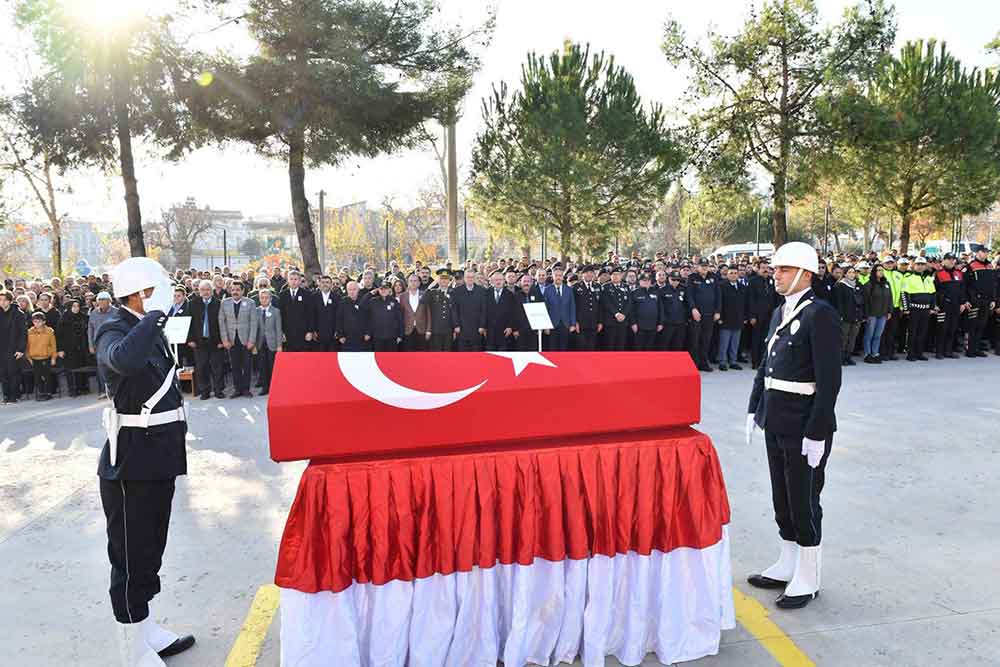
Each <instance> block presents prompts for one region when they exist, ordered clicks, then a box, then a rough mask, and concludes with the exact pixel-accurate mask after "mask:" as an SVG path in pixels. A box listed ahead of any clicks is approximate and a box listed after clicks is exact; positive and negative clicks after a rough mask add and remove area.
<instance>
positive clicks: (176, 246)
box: [149, 200, 212, 268]
mask: <svg viewBox="0 0 1000 667" xmlns="http://www.w3.org/2000/svg"><path fill="white" fill-rule="evenodd" d="M211 227H212V219H211V218H210V217H209V215H208V210H207V207H206V209H200V208H198V206H197V205H196V204H195V203H194V201H193V200H190V201H188V202H186V203H184V204H175V205H174V206H173V207H172V208H171V209H170V210H168V211H164V212H163V213H162V215H161V218H160V222H159V223H158V224H156V225H154V226H151V228H150V230H149V231H150V232H151V234H150V236H151V237H152V239H151V240H152V241H153V244H152V245H156V246H158V247H161V248H169V249H170V251H171V252H172V253H173V255H174V261H175V262H176V263H177V266H178V267H181V268H184V267H189V266H191V253H192V251H193V250H194V244H195V242H196V241H197V240H198V237H199V236H201V235H202V234H204V233H205V232H207V231H208V230H209V229H210V228H211Z"/></svg>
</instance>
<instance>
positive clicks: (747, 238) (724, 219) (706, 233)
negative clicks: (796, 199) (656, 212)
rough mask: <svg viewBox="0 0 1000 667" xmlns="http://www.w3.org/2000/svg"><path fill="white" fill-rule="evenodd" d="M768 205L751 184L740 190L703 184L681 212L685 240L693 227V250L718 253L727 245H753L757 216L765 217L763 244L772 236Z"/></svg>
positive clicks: (737, 186) (744, 184) (741, 187)
mask: <svg viewBox="0 0 1000 667" xmlns="http://www.w3.org/2000/svg"><path fill="white" fill-rule="evenodd" d="M764 205H765V202H764V201H763V200H762V199H761V198H760V197H758V196H757V195H755V194H754V193H753V192H752V191H751V189H750V185H749V183H748V182H747V181H744V182H742V183H740V184H738V185H736V186H730V185H722V184H718V183H710V182H706V181H704V180H703V181H702V182H701V183H700V186H699V189H698V191H697V192H696V193H694V194H693V195H692V196H691V197H688V198H687V199H685V200H684V204H683V206H682V208H681V220H682V224H683V227H682V228H681V232H682V236H685V237H686V234H687V230H688V225H690V227H691V244H692V250H693V251H696V250H697V249H698V248H703V249H706V248H707V249H713V250H714V249H715V248H716V247H718V246H720V245H723V244H726V243H749V242H752V241H753V240H754V239H755V238H756V234H757V214H758V212H760V214H761V216H762V217H761V230H760V238H761V243H769V242H770V240H771V236H772V230H771V225H770V221H768V220H767V218H766V212H765V211H763V210H762V208H763V207H764Z"/></svg>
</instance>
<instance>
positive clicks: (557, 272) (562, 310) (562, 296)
mask: <svg viewBox="0 0 1000 667" xmlns="http://www.w3.org/2000/svg"><path fill="white" fill-rule="evenodd" d="M545 306H546V307H547V308H548V311H549V319H550V320H552V332H551V333H550V334H549V349H550V350H552V351H553V352H565V351H566V350H568V349H569V335H570V334H571V333H573V332H574V331H576V296H575V295H574V294H573V290H572V289H571V288H570V286H569V285H566V284H565V283H564V282H563V270H562V268H555V269H552V284H551V285H549V287H548V289H546V290H545Z"/></svg>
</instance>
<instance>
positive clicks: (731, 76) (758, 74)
mask: <svg viewBox="0 0 1000 667" xmlns="http://www.w3.org/2000/svg"><path fill="white" fill-rule="evenodd" d="M894 37H895V21H894V17H893V11H892V9H891V8H888V7H886V6H885V5H884V4H883V2H882V0H866V1H865V2H863V3H861V4H858V5H857V6H854V7H849V8H848V9H847V10H846V11H845V13H844V17H843V20H842V21H841V22H840V23H839V24H837V25H835V26H824V25H821V22H820V17H819V12H818V11H817V9H816V6H815V3H814V2H813V1H812V0H769V1H768V2H766V3H765V4H764V6H763V7H762V8H761V9H760V11H759V13H755V14H751V16H750V17H749V19H748V20H747V21H746V23H745V24H744V26H743V28H742V29H741V30H740V32H739V33H738V34H736V35H735V36H732V37H729V36H724V35H720V34H718V33H715V32H709V33H708V35H707V36H706V41H707V42H708V45H707V47H702V46H701V45H699V44H698V43H696V42H691V41H689V40H688V39H687V37H686V36H685V34H684V31H683V29H682V28H681V26H680V24H679V23H677V22H676V21H670V22H668V24H667V27H666V31H665V36H664V41H663V51H664V53H665V54H666V56H667V58H668V60H669V61H670V62H671V63H672V64H673V65H675V66H681V65H683V66H686V67H687V68H688V69H689V71H690V78H689V99H687V100H686V101H685V104H686V106H688V107H689V108H693V109H698V108H704V107H705V98H708V99H709V100H710V103H711V106H709V107H708V108H704V110H703V111H700V112H696V113H694V114H693V115H692V118H691V131H692V136H693V138H694V140H695V141H696V143H697V150H696V151H695V157H696V162H697V164H698V166H699V169H700V171H701V172H702V173H704V174H706V175H707V176H709V177H710V178H711V179H713V180H716V181H723V182H727V181H728V184H729V185H737V184H738V183H739V181H740V180H741V179H743V178H745V177H746V175H747V173H748V172H749V169H750V167H751V165H753V164H756V165H759V166H760V167H762V168H763V169H764V170H766V171H767V172H768V173H769V174H770V176H771V179H772V200H773V203H774V213H773V219H774V231H775V243H776V244H778V245H780V244H781V243H783V242H784V241H785V240H786V225H785V199H786V196H794V195H796V194H800V193H802V192H804V191H808V189H809V187H810V186H811V185H812V184H813V182H814V181H813V178H812V176H811V174H810V172H811V166H812V165H811V161H812V160H813V159H814V158H815V156H816V155H817V154H818V153H821V152H824V151H826V150H827V149H828V145H829V143H830V139H831V130H830V128H829V127H828V126H827V125H826V124H825V123H824V118H823V115H822V114H821V113H820V112H819V109H820V107H821V105H822V102H821V101H822V100H823V98H824V97H826V96H828V95H830V94H832V93H833V92H834V91H836V90H838V89H840V88H841V87H843V86H845V85H848V84H850V83H852V82H857V81H862V80H864V79H865V78H866V77H867V76H868V73H869V72H870V71H871V69H872V68H873V66H874V65H875V63H876V62H877V61H878V59H879V57H880V56H881V55H882V54H883V53H884V52H885V51H886V50H888V48H889V47H890V46H891V45H892V42H893V40H894Z"/></svg>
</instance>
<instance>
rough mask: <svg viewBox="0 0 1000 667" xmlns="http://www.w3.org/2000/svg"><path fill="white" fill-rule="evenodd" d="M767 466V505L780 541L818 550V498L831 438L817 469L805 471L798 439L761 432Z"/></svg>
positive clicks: (806, 466) (820, 519)
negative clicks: (769, 472)
mask: <svg viewBox="0 0 1000 667" xmlns="http://www.w3.org/2000/svg"><path fill="white" fill-rule="evenodd" d="M764 440H765V442H766V443H767V465H768V467H769V468H770V470H771V502H772V503H773V504H774V520H775V522H777V524H778V533H779V534H780V535H781V539H783V540H788V541H789V542H795V543H797V544H798V545H799V546H801V547H815V546H819V544H820V541H821V540H822V538H823V508H822V506H821V505H820V504H819V495H820V493H821V492H822V491H823V484H824V482H825V478H826V461H827V459H829V458H830V448H831V447H832V446H833V436H830V437H829V438H827V440H826V451H825V452H824V453H823V458H822V459H820V462H819V465H818V466H816V467H815V468H811V467H809V462H808V460H807V459H806V457H805V456H804V455H803V454H802V438H800V437H795V436H787V435H774V434H772V433H768V432H766V431H765V433H764Z"/></svg>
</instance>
